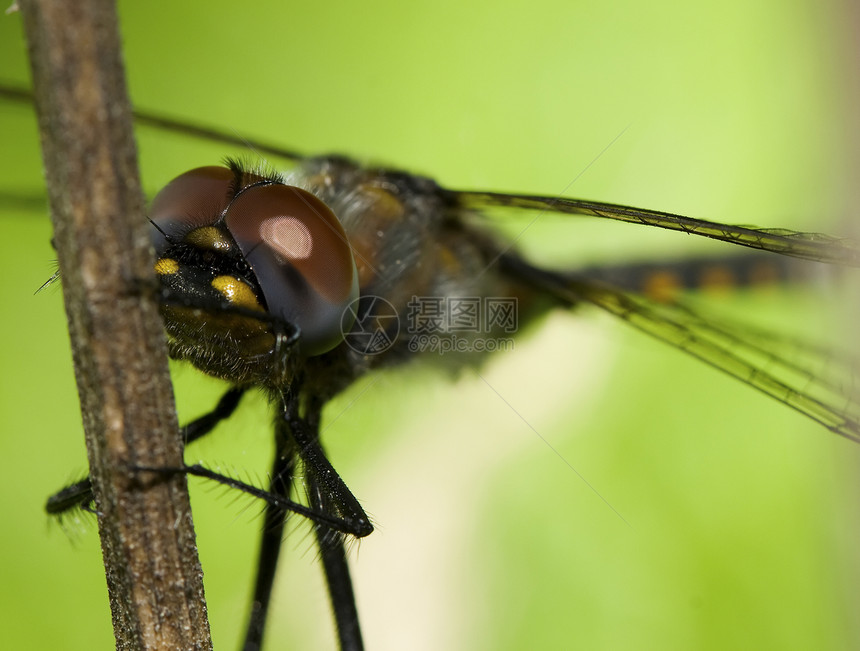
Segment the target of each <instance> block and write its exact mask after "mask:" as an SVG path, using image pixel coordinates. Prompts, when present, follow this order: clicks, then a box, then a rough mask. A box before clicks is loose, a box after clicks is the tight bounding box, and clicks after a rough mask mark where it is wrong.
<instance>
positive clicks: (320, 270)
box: [151, 163, 358, 382]
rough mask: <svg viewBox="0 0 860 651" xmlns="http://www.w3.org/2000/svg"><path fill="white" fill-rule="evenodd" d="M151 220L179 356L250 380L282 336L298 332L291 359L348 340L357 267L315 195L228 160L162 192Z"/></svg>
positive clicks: (220, 373) (171, 334)
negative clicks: (346, 315) (345, 318)
mask: <svg viewBox="0 0 860 651" xmlns="http://www.w3.org/2000/svg"><path fill="white" fill-rule="evenodd" d="M151 220H152V223H153V225H154V227H155V228H154V229H153V236H152V240H153V245H154V247H155V251H156V260H157V261H156V265H155V270H156V273H157V274H158V277H159V279H160V281H161V283H162V285H163V287H164V288H165V290H166V294H167V295H168V299H167V300H166V301H165V303H166V304H165V306H164V307H163V308H162V312H163V313H164V317H165V323H166V328H167V332H168V335H169V337H170V344H171V354H173V355H174V357H181V358H185V359H189V360H190V361H192V362H193V363H194V364H195V365H197V366H198V367H200V368H201V370H203V371H205V372H208V373H210V374H213V375H217V376H220V377H225V378H227V379H230V380H233V381H237V382H245V381H249V380H252V379H254V378H253V376H254V375H255V374H257V375H258V372H256V371H253V372H251V377H248V376H247V374H248V372H249V367H254V366H255V365H260V366H261V369H262V366H265V363H266V362H264V361H262V360H264V359H265V358H266V357H267V356H268V357H269V358H270V357H271V354H272V353H273V352H274V351H275V348H276V339H277V337H276V334H278V333H279V332H280V333H282V334H286V335H288V336H290V335H295V336H294V337H293V338H294V339H295V342H294V345H292V346H291V348H292V354H294V355H295V356H296V357H298V358H306V357H311V356H315V355H321V354H323V353H326V352H328V351H329V350H331V349H332V348H334V347H336V346H337V345H338V344H339V343H341V342H342V341H343V335H342V332H343V327H344V324H342V318H343V315H344V313H345V310H346V308H347V306H348V305H349V304H350V303H351V302H352V301H353V300H355V299H356V298H358V276H357V273H356V268H355V262H354V259H353V254H352V249H351V247H350V245H349V242H348V240H347V238H346V234H345V233H344V230H343V227H342V226H341V224H340V222H339V221H338V219H337V218H336V217H335V215H334V213H333V212H332V211H331V209H329V207H328V206H326V205H325V204H324V203H323V202H322V201H321V200H320V199H319V198H317V197H316V196H314V195H313V194H311V193H310V192H307V191H306V190H303V189H301V188H298V187H295V186H291V185H285V184H284V183H282V182H281V181H280V179H276V178H272V177H266V176H263V175H260V174H257V173H255V172H248V171H246V170H244V169H242V167H241V166H239V165H238V164H235V163H231V166H230V167H229V168H228V167H214V166H213V167H200V168H197V169H194V170H191V171H189V172H186V173H184V174H182V175H180V176H178V177H177V178H175V179H174V180H172V181H171V182H170V183H168V184H167V186H165V188H164V189H163V190H161V192H159V194H158V195H157V196H156V197H155V200H154V201H153V205H152V211H151ZM256 313H259V314H260V317H259V318H258V317H257V316H256ZM345 325H346V327H349V326H351V325H352V324H351V323H347V324H345ZM225 351H227V352H225ZM270 362H271V359H269V363H270Z"/></svg>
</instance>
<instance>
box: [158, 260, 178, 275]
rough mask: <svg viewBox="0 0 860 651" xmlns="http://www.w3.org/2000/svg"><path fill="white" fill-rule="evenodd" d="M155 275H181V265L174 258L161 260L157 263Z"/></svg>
mask: <svg viewBox="0 0 860 651" xmlns="http://www.w3.org/2000/svg"><path fill="white" fill-rule="evenodd" d="M155 273H156V274H157V275H159V276H171V275H173V274H176V273H179V263H178V262H177V261H176V260H174V259H173V258H160V259H158V260H156V262H155Z"/></svg>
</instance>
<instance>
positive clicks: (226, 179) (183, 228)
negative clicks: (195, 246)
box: [150, 165, 234, 256]
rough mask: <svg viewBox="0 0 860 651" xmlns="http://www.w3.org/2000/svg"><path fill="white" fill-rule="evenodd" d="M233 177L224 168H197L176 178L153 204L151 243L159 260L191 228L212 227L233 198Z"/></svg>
mask: <svg viewBox="0 0 860 651" xmlns="http://www.w3.org/2000/svg"><path fill="white" fill-rule="evenodd" d="M233 180H234V174H233V172H232V171H231V170H229V169H227V168H226V167H217V166H214V165H212V166H208V167H198V168H197V169H193V170H191V171H189V172H185V173H184V174H181V175H179V176H177V177H176V178H175V179H173V180H172V181H171V182H170V183H168V184H167V185H166V186H164V188H163V189H162V190H161V192H159V193H158V194H157V195H156V197H155V199H154V200H153V202H152V209H151V210H150V219H152V221H153V223H154V224H155V225H156V226H157V227H158V229H160V231H161V232H159V231H158V230H155V229H154V232H153V234H152V243H153V246H154V247H155V250H156V252H157V253H158V255H159V256H160V255H161V254H162V253H163V252H164V249H165V248H166V247H167V245H168V244H169V243H170V242H169V241H168V240H167V239H166V238H165V235H166V236H167V238H171V239H177V240H178V239H181V238H182V236H184V235H185V234H186V233H187V232H188V231H189V230H191V228H192V227H194V226H205V225H209V224H214V223H215V221H216V219H217V218H218V217H219V216H220V215H221V213H222V212H224V209H225V208H227V206H228V204H229V203H230V199H231V198H232V197H231V196H230V195H231V193H232V186H233Z"/></svg>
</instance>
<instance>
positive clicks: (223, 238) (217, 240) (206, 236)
mask: <svg viewBox="0 0 860 651" xmlns="http://www.w3.org/2000/svg"><path fill="white" fill-rule="evenodd" d="M185 242H186V243H188V244H190V245H192V246H196V247H197V248H198V249H212V250H213V251H229V250H230V248H231V247H232V246H233V242H232V241H231V240H230V238H229V237H228V236H227V234H226V233H224V232H223V231H222V230H220V229H218V228H215V227H214V226H202V227H200V228H195V229H194V230H193V231H191V232H190V233H188V235H186V236H185Z"/></svg>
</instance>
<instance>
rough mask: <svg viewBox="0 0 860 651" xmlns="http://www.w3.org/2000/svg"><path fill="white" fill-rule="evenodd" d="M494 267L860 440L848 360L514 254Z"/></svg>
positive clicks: (859, 403) (857, 396) (853, 371)
mask: <svg viewBox="0 0 860 651" xmlns="http://www.w3.org/2000/svg"><path fill="white" fill-rule="evenodd" d="M500 262H501V264H502V268H503V269H504V270H505V271H506V272H507V273H510V274H512V275H515V276H517V277H520V278H524V279H527V280H528V281H529V282H530V283H532V284H533V285H535V286H537V287H539V288H540V289H542V290H543V291H545V292H547V293H549V294H551V295H552V296H555V297H556V298H557V299H559V300H560V301H561V302H562V303H564V304H567V305H569V306H574V305H579V304H581V303H590V304H592V305H594V306H596V307H599V308H600V309H602V310H604V311H606V312H609V313H611V314H613V315H615V316H616V317H618V318H621V319H623V320H624V321H626V322H627V323H629V324H630V325H632V326H633V327H635V328H637V329H638V330H641V331H642V332H645V333H647V334H649V335H651V336H652V337H655V338H657V339H660V340H661V341H664V342H666V343H668V344H670V345H671V346H673V347H675V348H678V349H680V350H682V351H684V352H685V353H687V354H689V355H692V356H693V357H696V358H697V359H700V360H702V361H703V362H705V363H706V364H709V365H711V366H713V367H715V368H717V369H719V370H721V371H723V372H724V373H727V374H729V375H731V376H732V377H735V378H737V379H738V380H740V381H741V382H743V383H744V384H748V385H749V386H751V387H754V388H756V389H758V390H759V391H761V392H762V393H765V394H767V395H769V396H771V397H772V398H775V399H776V400H778V401H779V402H782V403H784V404H785V405H788V406H789V407H791V408H792V409H795V410H797V411H799V412H800V413H802V414H804V415H806V416H808V417H809V418H811V419H812V420H814V421H816V422H818V423H820V424H821V425H823V426H824V427H826V428H827V429H829V430H830V431H831V432H834V433H835V434H838V435H839V436H843V437H845V438H848V439H851V440H852V441H855V442H860V391H858V389H860V387H858V385H857V366H856V360H855V358H854V357H853V356H851V355H845V354H840V353H838V352H837V351H830V350H828V349H826V348H824V347H820V346H816V345H813V344H807V343H805V342H800V341H797V340H793V339H790V338H785V337H778V336H772V335H770V334H769V333H766V332H764V331H762V330H759V329H754V328H747V327H746V326H741V325H738V324H734V323H731V322H729V321H726V320H722V321H721V320H717V319H715V318H712V316H711V315H709V316H708V317H707V318H705V317H703V316H701V315H700V314H698V313H697V312H695V311H693V310H691V309H689V308H688V307H687V306H685V305H684V304H682V303H678V302H674V303H666V304H663V303H657V302H654V301H651V300H649V299H647V298H645V297H643V296H639V295H637V294H634V293H631V292H625V291H622V290H619V289H616V288H614V287H611V286H608V285H605V284H601V283H599V282H596V281H594V280H592V279H587V278H582V277H579V276H575V275H565V274H559V273H555V272H549V271H545V270H542V269H538V268H536V267H532V266H531V265H529V264H528V263H526V262H524V261H522V260H521V259H518V258H515V257H514V256H507V255H506V256H504V257H503V258H502V260H501V261H500Z"/></svg>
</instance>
